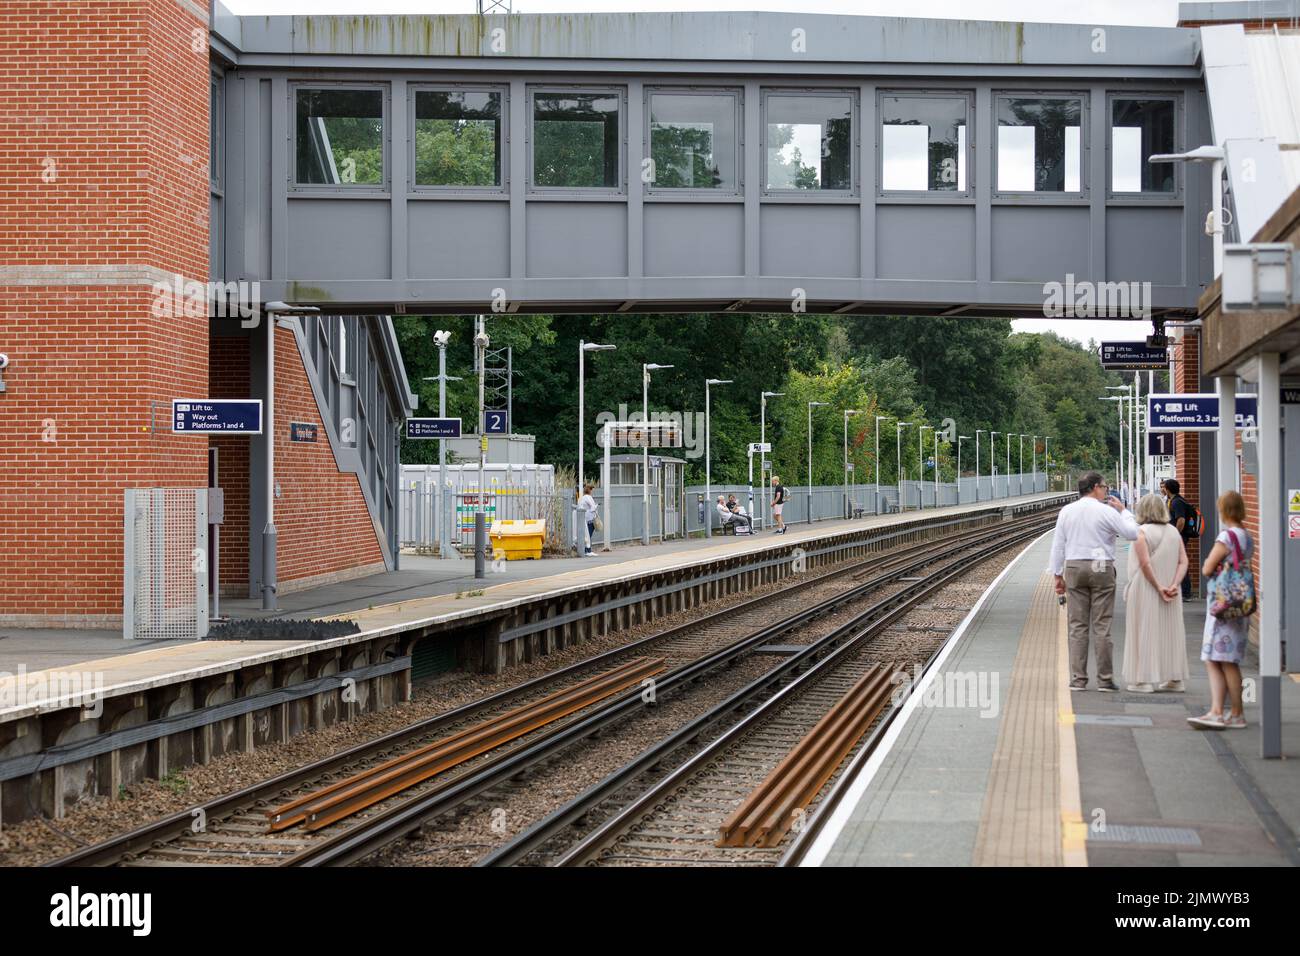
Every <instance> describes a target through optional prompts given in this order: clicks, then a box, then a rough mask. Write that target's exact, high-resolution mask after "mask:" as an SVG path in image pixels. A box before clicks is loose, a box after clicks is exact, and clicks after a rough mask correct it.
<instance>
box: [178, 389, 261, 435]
mask: <svg viewBox="0 0 1300 956" xmlns="http://www.w3.org/2000/svg"><path fill="white" fill-rule="evenodd" d="M172 431H173V432H176V433H178V434H194V435H212V434H222V435H260V434H262V400H261V399H260V398H230V399H206V398H174V399H172Z"/></svg>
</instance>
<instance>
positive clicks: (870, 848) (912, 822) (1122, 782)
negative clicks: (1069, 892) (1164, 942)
mask: <svg viewBox="0 0 1300 956" xmlns="http://www.w3.org/2000/svg"><path fill="white" fill-rule="evenodd" d="M1050 549H1051V535H1047V536H1044V537H1043V538H1040V539H1039V540H1038V541H1036V542H1035V543H1034V544H1032V545H1031V546H1030V547H1029V548H1027V549H1026V551H1025V552H1024V553H1023V554H1022V556H1021V557H1020V558H1019V559H1018V560H1017V561H1016V562H1015V563H1014V564H1013V565H1011V566H1010V567H1009V568H1008V570H1007V572H1006V573H1005V574H1004V575H1003V576H1002V578H1001V579H1000V580H999V581H998V582H997V584H996V585H995V586H994V587H993V588H990V589H989V591H988V592H987V593H986V596H985V597H984V599H983V600H982V602H981V603H980V604H979V605H978V606H977V607H976V608H975V609H974V610H972V612H971V614H970V615H969V616H968V617H967V619H966V621H965V622H964V624H963V630H962V631H960V632H959V633H958V636H957V638H956V640H955V642H954V644H953V645H952V646H951V648H950V650H949V651H948V652H947V653H946V656H945V657H944V658H943V659H942V661H941V664H940V665H939V667H938V669H937V673H936V675H935V678H934V680H936V681H939V680H944V681H945V682H946V683H944V684H942V685H936V689H935V691H934V692H932V693H931V694H930V695H929V699H930V701H931V702H932V703H933V702H938V703H939V704H941V706H933V705H925V700H924V697H925V695H923V694H921V693H917V694H914V695H913V698H914V699H912V700H909V701H908V702H907V703H906V704H905V705H904V706H905V708H906V709H905V710H904V712H903V713H901V714H900V715H899V720H898V721H896V723H895V726H894V727H893V728H891V730H890V735H889V736H888V737H887V738H885V739H884V740H883V741H882V745H881V747H880V748H878V751H877V753H876V754H875V755H873V757H872V759H871V760H869V761H867V762H866V763H865V764H864V765H863V766H862V768H861V770H860V772H859V773H858V774H857V776H856V778H855V779H854V780H853V781H852V782H851V783H850V784H848V786H849V789H848V790H847V791H845V796H844V799H843V800H842V801H841V802H840V804H839V806H837V807H836V808H835V809H834V811H833V812H832V815H831V817H830V818H828V821H827V823H826V825H825V827H823V828H822V831H821V833H820V834H819V835H818V837H817V840H816V841H815V843H814V845H813V846H812V848H811V850H810V851H809V853H808V854H807V855H806V857H805V859H804V862H803V865H806V866H815V865H823V866H908V865H938V866H1061V865H1089V866H1143V865H1156V866H1219V865H1262V866H1273V865H1281V866H1285V865H1300V849H1298V848H1297V843H1296V834H1297V833H1300V759H1297V758H1300V684H1297V683H1296V682H1295V681H1293V680H1291V679H1287V678H1284V679H1283V682H1282V705H1283V728H1282V735H1283V752H1284V754H1285V755H1286V757H1285V758H1284V759H1281V760H1264V759H1263V758H1261V757H1260V756H1259V742H1260V732H1259V728H1258V725H1257V722H1258V719H1259V707H1258V705H1256V704H1253V703H1247V705H1246V719H1247V721H1248V722H1249V723H1250V727H1249V728H1248V729H1246V730H1233V731H1220V732H1216V731H1197V730H1194V729H1192V728H1191V727H1190V726H1189V725H1188V724H1187V722H1186V718H1187V717H1188V716H1190V715H1193V714H1200V713H1203V712H1204V711H1205V709H1206V704H1207V701H1208V695H1209V688H1208V681H1207V679H1206V675H1205V667H1204V665H1203V664H1202V663H1201V661H1200V635H1201V628H1202V625H1203V622H1204V618H1205V602H1204V601H1191V602H1188V603H1187V605H1185V608H1184V614H1185V621H1186V628H1187V636H1188V640H1187V655H1188V668H1189V676H1190V679H1189V680H1188V681H1187V683H1186V685H1185V686H1186V691H1185V693H1183V694H1169V693H1159V694H1137V693H1130V692H1127V691H1126V690H1124V684H1125V681H1124V678H1123V673H1122V664H1123V659H1124V653H1123V648H1124V602H1123V596H1122V592H1121V593H1120V595H1119V597H1118V599H1117V601H1116V608H1115V619H1114V631H1113V635H1114V640H1115V649H1114V661H1115V668H1116V676H1115V680H1116V683H1117V684H1119V686H1120V691H1119V693H1113V694H1105V693H1101V692H1098V691H1097V690H1096V689H1095V687H1096V681H1095V677H1096V673H1095V668H1094V666H1093V665H1092V663H1091V662H1090V665H1089V666H1090V668H1093V669H1092V670H1090V675H1091V677H1092V681H1091V683H1090V688H1091V689H1090V690H1088V691H1085V692H1082V693H1071V692H1070V691H1069V690H1068V688H1067V684H1068V667H1067V666H1066V652H1065V647H1066V645H1065V621H1064V611H1063V609H1060V608H1059V607H1058V604H1057V601H1056V597H1055V595H1054V593H1053V591H1052V578H1051V576H1050V575H1049V574H1047V572H1046V567H1047V560H1048V555H1049V552H1050ZM1116 557H1117V561H1118V565H1119V567H1118V573H1119V580H1120V581H1124V580H1126V574H1127V560H1128V557H1129V548H1128V546H1127V545H1126V544H1122V545H1121V547H1120V548H1119V549H1117V552H1116ZM1243 674H1244V676H1245V677H1246V678H1252V677H1253V678H1257V677H1258V660H1257V659H1255V658H1254V655H1253V651H1252V654H1251V655H1250V656H1248V657H1247V660H1246V663H1245V665H1244V667H1243ZM971 675H975V676H977V677H981V678H982V679H983V680H984V681H985V684H986V685H987V686H988V687H990V688H993V687H996V688H997V693H996V694H993V693H992V692H991V691H990V692H989V693H987V694H985V695H984V696H983V700H982V702H981V701H977V702H976V706H955V704H957V703H960V701H959V700H958V699H957V698H956V697H955V696H954V695H953V694H951V693H950V694H948V695H947V696H946V698H945V695H943V694H940V693H939V692H938V689H937V688H938V686H945V687H949V686H975V685H973V684H970V683H969V678H970V676H971ZM923 686H924V685H921V687H918V691H920V690H921V688H922V687H923ZM995 697H996V698H997V706H996V707H989V706H987V704H988V702H989V701H991V700H993V699H994V698H995ZM967 703H969V702H967ZM886 747H888V750H887V751H886V750H885V748H886Z"/></svg>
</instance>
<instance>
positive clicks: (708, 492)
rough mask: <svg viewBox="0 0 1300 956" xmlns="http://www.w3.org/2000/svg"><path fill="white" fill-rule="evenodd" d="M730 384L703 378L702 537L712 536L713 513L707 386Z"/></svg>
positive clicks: (710, 433)
mask: <svg viewBox="0 0 1300 956" xmlns="http://www.w3.org/2000/svg"><path fill="white" fill-rule="evenodd" d="M730 384H731V379H729V378H706V379H705V380H704V516H705V518H706V519H707V520H706V521H705V522H704V537H706V538H712V537H713V515H712V513H711V512H710V511H709V509H710V508H712V507H713V505H712V501H713V488H712V482H713V473H712V471H711V470H710V469H711V467H712V464H711V463H712V460H713V459H712V457H711V449H710V446H709V442H710V439H711V438H712V437H713V433H712V429H711V427H710V415H711V411H712V409H711V406H710V399H709V388H710V386H713V385H730ZM753 460H754V459H752V458H751V459H750V461H753Z"/></svg>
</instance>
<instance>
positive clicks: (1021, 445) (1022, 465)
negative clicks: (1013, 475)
mask: <svg viewBox="0 0 1300 956" xmlns="http://www.w3.org/2000/svg"><path fill="white" fill-rule="evenodd" d="M1016 445H1017V446H1019V448H1020V466H1019V467H1020V493H1021V494H1022V495H1023V494H1024V493H1025V433H1024V432H1021V433H1020V434H1019V435H1017V436H1016Z"/></svg>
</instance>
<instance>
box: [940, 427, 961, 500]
mask: <svg viewBox="0 0 1300 956" xmlns="http://www.w3.org/2000/svg"><path fill="white" fill-rule="evenodd" d="M957 477H958V478H960V477H961V475H958V476H957ZM957 489H958V492H960V491H961V483H960V482H958V485H957ZM934 506H935V507H936V508H937V507H939V429H937V428H936V429H935V430H934Z"/></svg>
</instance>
